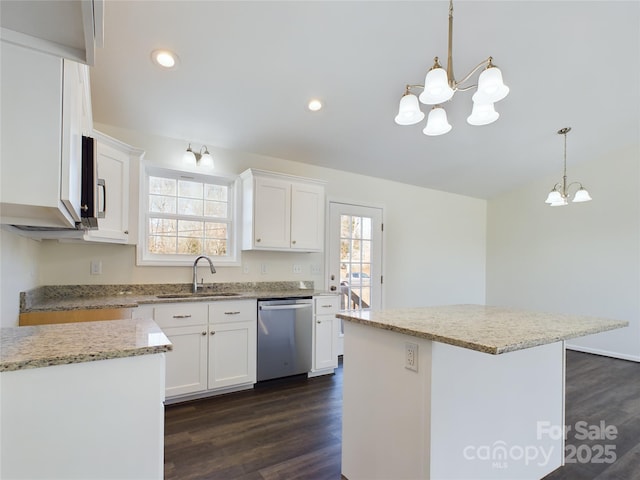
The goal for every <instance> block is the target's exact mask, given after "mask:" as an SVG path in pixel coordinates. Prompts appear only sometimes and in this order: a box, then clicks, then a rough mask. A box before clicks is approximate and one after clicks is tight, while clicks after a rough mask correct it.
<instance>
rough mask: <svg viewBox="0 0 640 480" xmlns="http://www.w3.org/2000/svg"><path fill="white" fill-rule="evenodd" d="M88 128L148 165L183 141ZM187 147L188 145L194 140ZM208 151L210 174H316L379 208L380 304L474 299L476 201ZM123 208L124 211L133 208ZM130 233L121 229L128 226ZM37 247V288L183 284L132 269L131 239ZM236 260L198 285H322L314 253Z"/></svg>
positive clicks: (320, 261) (319, 259)
mask: <svg viewBox="0 0 640 480" xmlns="http://www.w3.org/2000/svg"><path fill="white" fill-rule="evenodd" d="M95 128H96V129H97V130H100V131H102V132H103V133H106V134H107V135H110V136H113V137H114V138H117V139H119V140H122V141H124V142H126V143H129V144H131V145H132V146H135V147H139V148H142V149H143V150H145V152H146V154H145V159H146V160H147V161H149V162H151V163H154V164H157V165H163V166H178V165H179V163H180V161H181V159H182V155H183V152H184V150H185V149H186V147H187V142H186V141H182V140H175V139H169V138H163V137H157V136H151V135H146V134H143V133H140V132H134V131H130V130H124V129H120V128H116V127H112V126H108V125H98V124H96V125H95ZM203 143H205V142H203ZM196 144H197V142H194V147H195V146H196ZM198 147H199V145H198ZM209 150H210V151H211V153H212V154H213V155H214V158H215V162H216V172H217V173H220V174H232V175H235V174H238V173H240V172H242V171H244V170H246V169H247V168H259V169H263V170H270V171H276V172H283V173H289V174H292V175H299V176H304V177H310V178H317V179H321V180H325V181H326V182H327V187H326V191H327V197H328V198H333V199H338V200H348V201H354V202H360V203H368V204H374V205H376V206H382V207H383V208H384V215H385V233H384V240H383V241H384V254H385V258H384V266H385V269H384V272H383V273H384V277H385V285H384V290H383V291H384V293H383V295H384V299H383V301H384V305H385V306H386V307H397V306H418V305H433V304H446V303H483V302H484V298H485V293H486V292H485V256H486V244H485V238H486V202H485V201H484V200H479V199H474V198H469V197H464V196H460V195H453V194H448V193H444V192H438V191H434V190H428V189H424V188H419V187H415V186H410V185H405V184H400V183H396V182H391V181H387V180H382V179H377V178H372V177H367V176H363V175H355V174H351V173H347V172H343V171H338V170H331V169H326V168H320V167H314V166H311V165H306V164H304V163H300V162H292V161H288V160H282V159H277V158H270V157H265V156H260V155H254V154H248V153H241V152H232V151H229V150H222V149H215V148H212V147H211V146H210V145H209ZM132 170H133V173H134V176H133V177H132V179H131V190H132V191H131V195H132V198H133V199H136V200H137V198H138V178H137V172H138V169H137V166H135V165H134V166H133V169H132ZM132 207H133V208H132V212H131V215H132V216H133V215H134V214H136V213H137V206H136V205H132ZM133 218H135V217H133ZM130 226H131V225H130ZM134 230H135V229H134V228H130V231H134ZM5 251H6V255H14V252H13V251H11V249H7V250H5V248H4V247H3V255H5ZM38 253H39V271H38V285H57V284H111V283H168V282H171V283H188V282H190V281H191V269H190V268H189V267H138V266H136V265H135V247H134V246H127V245H124V246H123V245H108V244H78V243H59V242H57V241H43V242H41V245H40V246H39V247H38ZM19 258H20V257H17V259H16V262H19V261H20V260H19ZM91 260H100V261H102V265H103V274H102V275H91V274H90V262H91ZM242 262H243V264H245V265H248V267H249V273H247V274H245V273H243V269H242V268H241V267H220V268H219V269H218V273H217V274H216V275H212V274H211V273H207V272H206V269H205V268H201V269H199V272H201V274H202V276H203V277H204V281H205V282H212V281H213V282H230V281H238V282H243V281H281V280H313V281H315V283H316V286H318V287H320V288H322V287H323V286H324V284H325V280H324V273H323V272H324V267H325V264H324V256H323V255H322V254H289V253H281V252H243V253H242ZM262 263H265V264H267V267H268V273H267V274H261V273H260V265H261V264H262ZM294 263H297V264H301V265H303V274H294V273H293V272H292V266H293V264H294ZM311 265H319V266H320V267H321V274H319V275H312V274H311ZM3 275H4V269H3ZM3 279H4V276H3ZM23 283H24V282H23ZM3 294H4V290H3ZM9 295H13V294H11V293H9ZM3 321H4V320H3Z"/></svg>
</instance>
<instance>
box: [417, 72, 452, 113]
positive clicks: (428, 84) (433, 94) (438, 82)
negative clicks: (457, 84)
mask: <svg viewBox="0 0 640 480" xmlns="http://www.w3.org/2000/svg"><path fill="white" fill-rule="evenodd" d="M453 93H454V92H453V89H452V88H451V87H450V86H449V80H448V79H447V72H446V71H445V69H444V68H433V69H431V70H429V71H428V72H427V76H426V77H425V79H424V91H423V92H422V93H421V94H420V101H421V102H422V103H424V104H427V105H436V104H437V103H443V102H446V101H447V100H449V99H450V98H451V97H453Z"/></svg>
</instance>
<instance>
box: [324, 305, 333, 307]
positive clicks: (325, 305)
mask: <svg viewBox="0 0 640 480" xmlns="http://www.w3.org/2000/svg"><path fill="white" fill-rule="evenodd" d="M331 307H333V305H322V308H331Z"/></svg>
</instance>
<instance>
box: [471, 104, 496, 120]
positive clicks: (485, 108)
mask: <svg viewBox="0 0 640 480" xmlns="http://www.w3.org/2000/svg"><path fill="white" fill-rule="evenodd" d="M499 116H500V114H499V113H498V112H496V110H495V108H493V103H478V102H473V110H471V115H469V116H468V117H467V123H469V124H470V125H489V124H490V123H493V122H495V121H496V120H497V119H498V117H499Z"/></svg>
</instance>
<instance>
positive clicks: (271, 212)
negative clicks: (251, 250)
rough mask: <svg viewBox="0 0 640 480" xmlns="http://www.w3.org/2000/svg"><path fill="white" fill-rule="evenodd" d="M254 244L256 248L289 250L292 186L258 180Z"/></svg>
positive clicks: (285, 183) (267, 180)
mask: <svg viewBox="0 0 640 480" xmlns="http://www.w3.org/2000/svg"><path fill="white" fill-rule="evenodd" d="M254 195H255V198H254V202H255V203H254V220H253V221H254V244H255V247H256V248H289V246H290V239H291V184H290V183H288V182H285V181H281V180H275V179H271V178H256V180H255V193H254Z"/></svg>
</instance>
